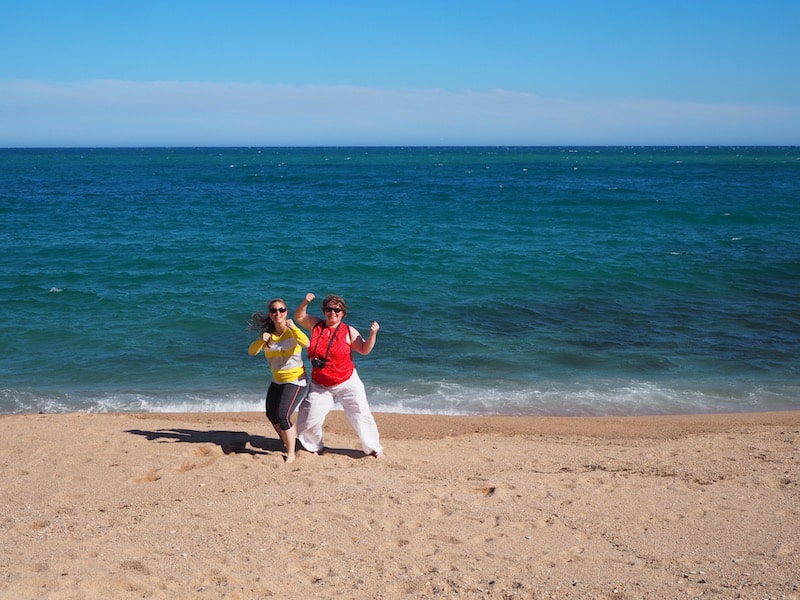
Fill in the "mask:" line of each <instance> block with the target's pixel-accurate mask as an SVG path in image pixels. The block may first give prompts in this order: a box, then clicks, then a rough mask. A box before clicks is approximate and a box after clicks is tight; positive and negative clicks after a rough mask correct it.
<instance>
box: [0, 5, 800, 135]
mask: <svg viewBox="0 0 800 600" xmlns="http://www.w3.org/2000/svg"><path fill="white" fill-rule="evenodd" d="M798 32H800V2H798V1H797V0H764V1H763V2H756V1H755V0H748V1H741V0H724V1H723V0H571V1H570V2H564V1H561V0H547V1H545V0H514V1H512V0H486V1H476V0H452V1H451V0H446V1H437V0H425V1H418V0H405V1H403V2H397V1H396V0H394V1H384V0H364V1H355V0H339V1H338V2H331V1H323V0H319V1H311V0H289V1H284V2H274V1H272V0H228V1H226V2H222V1H220V0H215V1H213V2H211V1H206V0H168V1H165V0H137V1H135V2H120V1H114V0H96V1H94V0H92V1H90V0H69V1H63V0H51V1H45V0H6V2H4V8H3V11H2V18H0V147H87V146H93V147H94V146H99V147H104V146H134V147H140V146H387V145H388V146H398V145H399V146H429V145H439V146H464V145H525V146H551V145H798V144H800V67H798V65H797V64H796V63H797V60H798V57H800V34H798Z"/></svg>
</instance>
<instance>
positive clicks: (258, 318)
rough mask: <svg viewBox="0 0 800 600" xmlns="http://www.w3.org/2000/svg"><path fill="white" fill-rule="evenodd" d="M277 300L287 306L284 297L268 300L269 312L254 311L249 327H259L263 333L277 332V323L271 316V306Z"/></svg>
mask: <svg viewBox="0 0 800 600" xmlns="http://www.w3.org/2000/svg"><path fill="white" fill-rule="evenodd" d="M276 302H280V303H281V304H283V305H284V306H286V301H285V300H284V299H283V298H273V299H272V300H270V301H269V302H267V312H265V313H262V312H254V313H253V316H251V317H250V326H249V327H248V329H258V331H260V332H261V333H275V323H273V321H272V319H270V318H269V308H270V307H271V306H272V305H273V304H275V303H276Z"/></svg>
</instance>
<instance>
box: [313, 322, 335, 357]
mask: <svg viewBox="0 0 800 600" xmlns="http://www.w3.org/2000/svg"><path fill="white" fill-rule="evenodd" d="M341 326H342V322H341V321H339V324H338V325H337V326H336V329H334V330H333V333H332V334H331V339H330V341H329V342H328V349H327V350H325V356H324V357H323V359H324V360H328V352H330V351H331V346H333V340H334V339H335V338H336V333H337V332H338V331H339V327H341ZM322 327H324V326H321V327H320V328H322ZM320 333H322V331H320ZM317 346H319V338H317V343H316V344H314V357H313V358H319V355H318V354H317Z"/></svg>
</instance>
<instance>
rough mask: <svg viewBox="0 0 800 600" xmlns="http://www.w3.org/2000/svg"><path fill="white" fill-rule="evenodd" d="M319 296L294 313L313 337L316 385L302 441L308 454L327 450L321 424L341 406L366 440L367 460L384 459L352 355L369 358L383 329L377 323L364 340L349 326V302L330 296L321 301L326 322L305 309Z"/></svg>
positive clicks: (301, 427)
mask: <svg viewBox="0 0 800 600" xmlns="http://www.w3.org/2000/svg"><path fill="white" fill-rule="evenodd" d="M315 297H316V296H315V295H314V294H312V293H308V294H306V297H305V300H304V301H303V302H301V303H300V306H298V307H297V310H296V311H295V313H294V318H295V320H296V321H297V322H298V323H299V324H300V325H301V326H302V327H304V328H306V329H307V330H309V331H310V332H311V342H310V344H309V346H308V357H309V358H310V359H311V384H310V386H309V392H308V396H307V397H306V399H305V400H304V401H303V402H302V404H301V405H300V410H299V411H298V414H297V439H299V440H300V443H301V444H302V445H303V448H305V449H306V450H308V451H309V452H314V453H317V452H320V451H321V450H322V449H323V443H322V424H323V423H324V422H325V417H326V416H327V414H328V413H329V412H330V411H331V409H332V408H333V403H334V402H335V401H336V400H338V401H339V403H340V404H341V405H342V408H343V409H344V414H345V416H346V417H347V420H348V421H349V422H350V425H352V427H353V429H355V431H356V433H357V434H358V438H359V440H361V449H362V450H363V451H364V454H367V455H372V456H375V457H376V458H383V456H384V454H383V447H382V446H381V442H380V436H379V434H378V426H377V424H376V423H375V418H374V417H373V416H372V411H371V410H370V408H369V404H368V403H367V393H366V391H365V389H364V384H363V383H362V381H361V378H359V376H358V372H357V371H356V368H355V365H354V364H353V358H352V355H351V352H352V351H353V350H355V351H356V352H358V353H359V354H369V353H370V352H372V349H373V348H374V347H375V340H376V339H377V336H378V330H379V329H380V325H378V322H377V321H373V322H372V325H370V328H369V336H368V337H367V338H366V339H364V338H363V337H362V335H361V334H360V333H359V332H358V330H357V329H356V328H355V327H352V326H350V325H348V324H346V323H345V322H344V317H345V315H347V305H346V304H345V302H344V298H341V297H340V296H334V295H329V296H326V297H325V299H324V300H323V301H322V312H323V314H324V315H325V318H324V319H320V318H318V317H313V316H311V315H309V314H308V312H307V311H306V309H307V308H308V305H309V303H310V302H311V301H313V300H314V298H315Z"/></svg>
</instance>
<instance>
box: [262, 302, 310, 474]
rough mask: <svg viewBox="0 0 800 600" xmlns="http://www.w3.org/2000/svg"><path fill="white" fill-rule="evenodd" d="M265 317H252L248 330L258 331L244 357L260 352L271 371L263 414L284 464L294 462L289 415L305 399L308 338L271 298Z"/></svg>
mask: <svg viewBox="0 0 800 600" xmlns="http://www.w3.org/2000/svg"><path fill="white" fill-rule="evenodd" d="M268 306H269V312H268V314H264V313H260V312H257V313H255V314H253V316H252V318H251V320H252V326H253V328H258V329H259V330H260V331H261V335H260V336H259V338H258V339H257V340H255V341H254V342H253V343H252V344H250V348H249V349H248V353H249V354H250V356H255V355H256V354H258V353H259V352H261V351H262V350H263V351H264V356H265V357H266V359H267V362H269V367H270V369H271V370H272V381H271V382H270V384H269V389H268V390H267V403H266V413H267V418H268V419H269V422H270V423H272V426H273V427H274V428H275V431H276V432H277V433H278V436H279V437H280V439H281V441H282V442H283V444H284V446H286V462H287V463H290V462H293V461H294V459H295V446H296V441H297V429H296V427H295V425H294V424H293V423H292V415H293V414H294V411H295V410H297V407H298V405H299V404H300V402H301V401H302V400H303V398H304V397H305V395H306V389H307V387H306V386H307V383H306V370H305V367H304V366H303V356H302V349H303V348H307V347H308V336H307V335H306V334H305V333H304V332H303V330H301V329H300V328H299V327H297V326H296V325H295V324H294V322H293V321H292V320H291V319H287V318H286V312H287V309H286V302H284V301H283V300H282V299H281V298H275V299H274V300H271V301H270V303H269V305H268Z"/></svg>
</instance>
